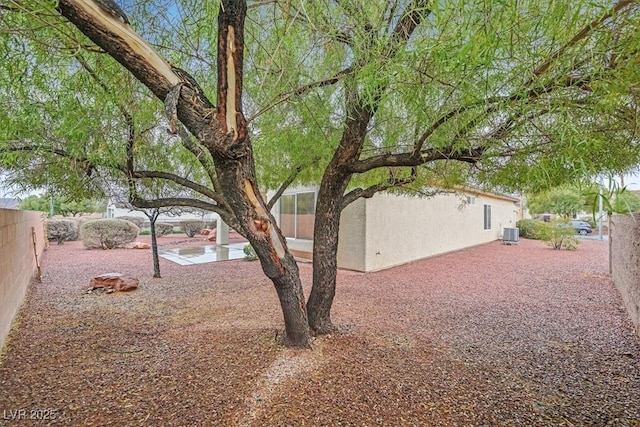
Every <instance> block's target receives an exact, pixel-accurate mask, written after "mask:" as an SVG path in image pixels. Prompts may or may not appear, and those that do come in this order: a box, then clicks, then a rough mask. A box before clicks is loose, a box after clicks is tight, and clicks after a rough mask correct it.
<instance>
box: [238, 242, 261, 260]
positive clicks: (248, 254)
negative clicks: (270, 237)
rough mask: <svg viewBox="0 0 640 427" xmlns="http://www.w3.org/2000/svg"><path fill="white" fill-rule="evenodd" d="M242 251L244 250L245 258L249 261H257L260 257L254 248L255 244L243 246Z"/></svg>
mask: <svg viewBox="0 0 640 427" xmlns="http://www.w3.org/2000/svg"><path fill="white" fill-rule="evenodd" d="M242 252H244V259H245V260H247V261H255V260H257V259H258V255H257V254H256V250H255V249H253V246H251V244H249V245H246V246H245V247H244V248H242Z"/></svg>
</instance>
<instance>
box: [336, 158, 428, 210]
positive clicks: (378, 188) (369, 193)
mask: <svg viewBox="0 0 640 427" xmlns="http://www.w3.org/2000/svg"><path fill="white" fill-rule="evenodd" d="M417 178H418V170H417V169H416V168H415V167H414V168H412V169H411V175H410V176H408V177H406V178H396V177H395V176H394V175H393V174H392V173H390V177H389V180H388V181H386V182H384V183H379V184H375V185H372V186H370V187H367V188H354V189H353V190H351V191H350V192H348V193H347V194H345V195H344V196H343V197H342V201H341V202H342V203H341V208H340V210H344V208H346V207H347V206H349V205H350V204H351V203H353V202H355V201H356V200H358V199H360V198H365V199H369V198H371V197H373V196H374V195H375V194H376V193H380V192H382V191H387V190H389V189H391V188H396V187H401V186H403V185H407V184H411V183H412V182H414V181H415V180H416V179H417Z"/></svg>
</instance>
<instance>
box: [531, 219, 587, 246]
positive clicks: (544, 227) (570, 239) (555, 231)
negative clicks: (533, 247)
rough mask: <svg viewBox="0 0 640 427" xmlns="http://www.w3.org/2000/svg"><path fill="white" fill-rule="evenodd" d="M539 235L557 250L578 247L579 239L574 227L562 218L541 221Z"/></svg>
mask: <svg viewBox="0 0 640 427" xmlns="http://www.w3.org/2000/svg"><path fill="white" fill-rule="evenodd" d="M537 235H538V236H539V237H540V240H542V241H543V242H544V243H545V244H546V245H548V246H551V247H552V248H553V249H555V250H560V249H566V250H568V251H574V250H576V249H577V248H578V243H579V242H578V239H577V238H576V233H575V230H574V228H573V227H572V226H571V224H569V222H568V221H565V220H560V221H553V222H551V223H540V224H539V227H538V232H537Z"/></svg>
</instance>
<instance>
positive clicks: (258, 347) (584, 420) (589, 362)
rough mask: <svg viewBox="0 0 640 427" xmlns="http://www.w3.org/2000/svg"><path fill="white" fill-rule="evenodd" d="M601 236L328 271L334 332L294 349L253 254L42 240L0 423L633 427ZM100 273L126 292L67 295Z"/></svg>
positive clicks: (635, 386)
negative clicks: (131, 285)
mask: <svg viewBox="0 0 640 427" xmlns="http://www.w3.org/2000/svg"><path fill="white" fill-rule="evenodd" d="M172 239H174V240H175V237H173V238H168V237H165V238H162V239H161V244H163V245H168V244H169V243H170V242H171V240H172ZM179 240H180V239H179ZM181 240H185V239H181ZM187 244H190V243H182V244H181V245H182V246H184V245H187ZM197 244H206V242H202V241H199V242H198V243H197ZM607 248H608V246H607V244H606V243H602V242H598V241H583V242H582V243H581V245H580V246H579V248H578V250H577V251H575V252H566V251H562V252H558V251H553V250H551V249H548V248H546V247H545V246H543V245H542V244H541V243H539V242H536V241H527V240H523V241H522V242H521V244H520V245H517V246H506V245H502V244H500V243H499V242H494V243H491V244H488V245H483V246H478V247H475V248H471V249H467V250H464V251H460V252H455V253H451V254H447V255H443V256H439V257H434V258H431V259H427V260H422V261H419V262H415V263H411V264H408V265H404V266H401V267H397V268H392V269H388V270H385V271H381V272H377V273H370V274H360V273H355V272H348V271H341V272H340V273H339V275H338V282H339V283H338V294H337V298H336V303H335V308H334V320H335V321H336V323H338V324H340V325H341V329H342V333H341V334H337V335H334V336H330V337H323V338H320V339H317V340H316V341H315V343H314V349H313V350H312V351H301V350H291V349H284V348H282V347H280V346H279V345H278V344H276V343H275V337H276V335H277V333H278V332H279V330H280V329H281V328H282V318H281V314H280V312H279V308H278V301H277V298H276V294H275V291H274V290H273V288H272V286H271V285H270V283H269V282H268V280H267V279H266V278H265V277H264V276H263V275H262V273H261V271H260V266H259V264H258V263H256V262H253V263H250V262H245V261H227V262H218V263H212V264H205V265H193V266H186V267H181V266H179V265H177V264H174V263H171V262H169V261H165V260H161V267H162V273H163V278H162V279H153V278H152V273H153V272H152V268H151V256H150V253H149V251H146V250H133V249H130V250H125V249H119V250H112V251H99V250H94V251H88V250H84V249H83V248H82V246H81V244H80V243H79V242H73V243H67V244H65V245H64V246H52V247H51V248H50V249H49V250H48V251H47V252H46V254H45V257H44V260H43V272H44V280H43V283H42V284H39V285H34V286H32V288H31V290H30V293H29V296H28V299H27V302H26V304H25V305H24V307H23V308H22V311H21V315H20V319H19V322H17V323H16V327H15V328H14V330H13V332H12V334H11V336H10V340H9V343H8V346H7V347H6V348H5V350H6V354H5V355H4V358H3V360H2V362H1V363H2V364H1V366H0V414H1V415H2V417H1V418H0V425H7V426H23V425H48V424H52V425H64V426H68V425H72V426H92V425H93V426H107V425H113V426H139V425H148V426H236V425H238V426H271V425H273V426H285V425H286V426H300V425H310V426H338V425H341V426H364V425H366V426H383V425H384V426H397V425H406V426H423V425H434V426H453V425H461V426H470V425H475V426H478V425H486V426H494V425H501V426H502V425H521V426H532V425H534V426H535V425H539V426H548V425H553V426H557V425H567V426H571V425H581V426H583V425H587V426H589V425H590V426H605V425H612V426H637V425H640V340H639V339H638V336H637V335H636V334H635V332H634V329H633V327H632V325H631V323H630V321H629V319H628V317H627V316H626V313H625V312H624V310H623V308H622V303H621V299H620V297H619V295H618V293H617V291H616V289H615V287H614V285H613V283H612V281H611V278H610V276H609V275H608V273H607V271H608V266H607ZM300 269H301V274H302V277H303V281H304V283H305V289H306V291H307V292H308V288H309V282H310V276H311V266H310V265H309V264H301V265H300ZM106 272H121V273H127V274H133V275H136V276H138V277H139V278H140V283H141V285H140V288H139V289H138V290H136V291H134V292H131V293H116V294H110V295H109V294H101V295H95V294H86V293H84V292H83V291H84V290H85V289H86V288H87V287H88V284H89V280H90V278H91V277H93V276H94V275H97V274H100V273H106ZM20 410H25V412H24V413H22V412H16V411H20ZM38 410H42V411H41V412H38ZM47 411H49V412H47ZM16 414H18V415H17V416H16ZM22 415H24V417H23V416H22ZM47 415H48V417H49V418H55V419H54V420H42V419H41V418H44V417H46V416H47ZM12 418H14V419H13V420H12ZM15 418H22V419H20V420H16V419H15ZM33 418H40V420H38V419H33Z"/></svg>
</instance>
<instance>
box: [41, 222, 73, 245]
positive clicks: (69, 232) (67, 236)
mask: <svg viewBox="0 0 640 427" xmlns="http://www.w3.org/2000/svg"><path fill="white" fill-rule="evenodd" d="M46 225H47V238H48V239H49V240H55V241H56V242H58V244H59V245H61V244H62V243H63V242H67V241H72V240H78V235H79V234H78V233H79V222H78V221H74V220H72V219H69V218H61V219H48V220H47V221H46Z"/></svg>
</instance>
